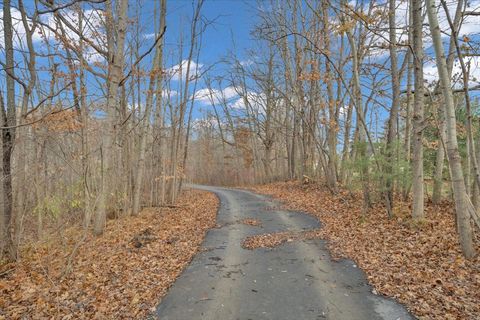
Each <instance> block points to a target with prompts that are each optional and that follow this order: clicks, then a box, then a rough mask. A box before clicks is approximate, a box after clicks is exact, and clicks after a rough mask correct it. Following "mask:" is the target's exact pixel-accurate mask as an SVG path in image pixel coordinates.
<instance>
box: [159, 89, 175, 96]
mask: <svg viewBox="0 0 480 320" xmlns="http://www.w3.org/2000/svg"><path fill="white" fill-rule="evenodd" d="M176 96H178V91H177V90H169V89H163V90H162V98H173V97H176Z"/></svg>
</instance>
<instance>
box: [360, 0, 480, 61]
mask: <svg viewBox="0 0 480 320" xmlns="http://www.w3.org/2000/svg"><path fill="white" fill-rule="evenodd" d="M353 5H354V4H353ZM437 5H438V6H440V3H439V1H437ZM447 7H448V11H449V14H450V17H451V19H452V20H453V19H454V16H455V11H456V9H457V8H456V7H457V1H448V3H447ZM479 7H480V0H473V1H471V2H469V7H468V9H467V11H472V10H474V9H476V8H479ZM385 9H388V7H385ZM408 12H409V4H408V1H406V0H401V1H397V8H396V12H395V25H396V31H397V32H396V36H397V42H398V43H402V42H406V41H407V40H408V25H409V13H408ZM387 13H388V12H387ZM438 21H439V25H440V29H441V30H442V31H443V32H442V37H444V38H447V37H449V36H450V33H451V30H450V25H449V23H448V19H447V15H446V13H445V10H444V9H443V7H440V8H439V11H438ZM370 27H371V28H372V30H377V29H378V30H379V31H374V32H373V31H372V32H370V39H371V40H372V43H374V44H375V45H376V46H379V47H381V48H378V47H375V48H370V49H369V55H370V56H374V57H378V58H385V57H387V56H388V54H389V50H388V39H389V26H388V20H386V18H384V22H383V23H382V24H381V25H380V26H378V28H376V27H375V26H373V25H372V26H370ZM479 30H480V16H472V15H468V16H465V17H464V20H463V24H462V26H461V29H460V32H459V35H460V36H464V35H467V36H468V35H472V34H478V32H479ZM423 32H424V37H423V46H424V48H426V49H428V48H430V47H431V46H432V39H431V36H430V29H429V26H428V17H427V16H425V21H424V28H423Z"/></svg>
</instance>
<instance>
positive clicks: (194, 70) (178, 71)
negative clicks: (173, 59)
mask: <svg viewBox="0 0 480 320" xmlns="http://www.w3.org/2000/svg"><path fill="white" fill-rule="evenodd" d="M188 67H189V65H188V60H182V62H181V63H179V64H177V65H174V66H172V67H170V68H168V69H167V70H166V73H167V74H168V75H170V76H171V79H172V80H175V81H180V80H182V81H185V79H186V77H187V70H188ZM202 67H203V64H201V63H198V64H197V63H196V62H194V61H190V72H189V75H190V76H189V77H190V79H189V80H195V78H196V77H198V76H199V73H200V70H201V69H202Z"/></svg>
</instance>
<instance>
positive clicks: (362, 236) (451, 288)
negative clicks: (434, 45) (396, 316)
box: [252, 182, 480, 320]
mask: <svg viewBox="0 0 480 320" xmlns="http://www.w3.org/2000/svg"><path fill="white" fill-rule="evenodd" d="M252 190H254V191H255V192H258V193H262V194H266V195H270V196H272V197H273V198H275V199H279V200H281V201H282V203H283V205H284V206H285V208H287V209H290V210H297V211H302V212H306V213H309V214H312V215H314V216H315V217H317V218H319V220H320V221H321V223H322V228H321V229H320V232H319V234H318V237H321V238H323V239H326V240H328V248H329V249H330V252H331V254H332V255H333V257H334V258H343V257H347V258H350V259H353V260H354V261H355V262H356V263H357V264H358V266H359V267H360V268H361V269H363V270H364V271H365V272H366V274H367V276H368V280H369V282H370V283H371V285H372V286H373V287H374V288H375V290H376V292H378V293H381V294H384V295H386V296H389V297H393V298H395V299H396V300H397V301H399V302H401V303H403V304H404V305H406V306H407V307H408V308H409V310H410V311H412V313H413V314H414V315H416V316H417V317H418V318H419V319H472V320H473V319H479V318H478V317H479V315H480V254H479V255H477V257H476V258H475V259H473V260H470V261H469V260H466V259H464V258H463V256H462V254H461V251H460V248H459V243H458V237H457V234H456V228H455V218H454V208H453V205H452V204H451V203H449V202H447V201H445V202H444V203H442V204H441V205H437V206H435V205H432V204H427V205H426V218H425V219H424V220H422V221H420V222H415V221H413V220H412V219H411V217H410V212H411V208H410V206H409V204H408V203H406V202H402V201H399V200H397V201H396V202H395V208H394V214H395V217H394V218H393V219H388V218H387V216H386V212H385V208H383V207H382V206H381V205H376V206H375V207H374V208H372V209H371V210H370V211H369V213H368V214H367V215H366V216H365V217H362V213H361V211H362V198H361V195H359V194H355V193H350V192H348V191H346V190H343V191H340V192H339V193H338V194H337V195H332V194H331V193H330V192H329V191H328V190H327V189H326V188H323V187H321V186H318V185H314V184H310V185H302V184H300V183H296V182H282V183H273V184H268V185H264V186H258V187H254V188H252ZM477 235H478V232H477ZM282 239H283V240H284V239H285V236H284V235H283V236H282V235H281V236H280V237H273V238H272V237H271V238H269V239H267V241H269V242H271V243H273V244H277V243H278V242H281V241H283V240H282ZM479 240H480V239H478V237H477V239H476V246H477V251H478V252H480V241H479Z"/></svg>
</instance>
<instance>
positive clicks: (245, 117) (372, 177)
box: [187, 0, 479, 258]
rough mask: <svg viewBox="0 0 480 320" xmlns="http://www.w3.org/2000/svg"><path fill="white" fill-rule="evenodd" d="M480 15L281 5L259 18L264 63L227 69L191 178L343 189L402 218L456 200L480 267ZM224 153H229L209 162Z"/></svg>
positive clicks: (418, 5) (457, 8) (468, 7)
mask: <svg viewBox="0 0 480 320" xmlns="http://www.w3.org/2000/svg"><path fill="white" fill-rule="evenodd" d="M477 9H478V8H477V7H476V3H468V2H463V1H460V2H446V1H442V2H441V3H438V2H435V1H388V2H381V1H378V2H376V1H369V2H362V1H358V2H355V3H352V2H350V3H346V2H334V3H332V2H328V1H295V0H292V1H271V2H269V6H268V7H262V8H261V9H258V15H259V22H258V23H257V26H256V29H255V30H254V32H253V33H252V34H253V35H254V37H255V42H256V44H255V48H253V49H252V54H251V56H253V57H255V58H252V59H251V60H248V61H241V60H240V59H239V58H237V57H236V56H235V54H232V55H231V56H228V57H226V61H225V64H226V65H227V66H228V68H229V71H228V72H226V73H224V74H223V75H222V76H221V77H217V78H219V80H217V81H216V83H217V85H216V86H215V85H214V84H210V87H209V88H210V94H211V95H218V96H221V97H223V99H217V101H216V103H215V104H214V103H212V106H213V108H214V112H210V113H209V114H207V115H206V116H205V117H204V121H203V122H202V125H201V126H199V128H198V129H197V134H198V136H196V139H197V140H198V142H200V143H201V144H203V145H202V146H200V145H197V146H195V150H196V152H200V156H199V158H200V159H198V158H195V159H194V158H193V157H192V159H191V161H190V163H189V167H188V172H187V175H188V176H189V177H192V179H193V181H196V182H202V183H211V184H228V185H238V184H249V183H259V182H271V181H279V180H280V181H281V180H287V179H292V178H293V179H297V180H300V181H307V182H308V181H322V182H323V183H325V184H326V185H327V186H328V187H329V189H330V190H331V192H332V193H333V194H335V193H337V192H338V186H339V185H340V186H343V187H347V188H348V189H349V190H350V191H351V192H357V191H361V192H362V194H363V212H364V215H365V217H366V216H368V214H369V211H370V210H371V208H372V205H373V204H374V203H381V204H383V206H384V208H385V211H386V215H387V216H388V217H390V218H393V217H394V216H395V215H396V212H395V208H396V207H398V205H397V202H398V201H400V202H403V201H408V202H410V203H411V216H412V218H413V219H416V220H422V219H424V218H425V203H427V202H433V203H436V204H438V203H440V201H441V200H442V199H443V200H448V199H450V200H452V201H453V202H454V203H455V208H456V210H455V212H456V219H457V227H458V235H459V240H460V243H461V248H462V252H463V254H464V255H465V257H467V258H472V257H474V256H475V254H476V253H475V245H474V238H475V234H476V233H478V205H477V206H476V207H475V208H474V206H473V204H478V192H477V191H476V190H477V188H478V181H477V178H476V177H477V171H478V170H477V169H478V168H477V151H476V149H477V146H478V143H477V142H476V141H477V140H478V128H479V123H478V120H479V118H478V102H477V98H476V96H477V93H476V92H477V91H476V90H477V89H478V88H477V86H478V85H477V82H478V79H477V77H476V74H477V64H478V62H477V57H478V54H477V50H478V45H477V40H478V39H477V32H476V31H475V30H474V28H472V27H471V26H472V25H476V21H475V20H474V17H475V12H476V10H477ZM452 14H453V15H452ZM266 52H268V54H266ZM213 87H216V89H212V88H213ZM218 88H220V90H219V89H218ZM232 90H234V91H235V94H232V95H231V96H232V97H231V99H230V100H229V99H224V97H225V94H226V93H227V92H230V91H232ZM219 91H220V92H219ZM218 109H220V111H218ZM240 134H241V135H242V136H243V137H245V136H246V137H247V139H246V141H245V139H243V140H242V141H237V140H238V139H237V137H238V136H239V135H240ZM207 148H208V151H206V150H205V151H202V149H207ZM212 150H216V152H217V153H218V154H219V156H215V155H211V154H209V155H208V157H203V156H202V155H203V154H202V152H208V153H211V152H212ZM225 154H226V155H225ZM239 154H242V155H243V158H244V159H245V157H247V156H248V157H249V161H244V162H243V166H239V165H238V164H239V163H238V161H237V160H233V159H235V158H237V157H238V155H239ZM445 155H446V156H445ZM199 162H200V163H201V164H199ZM198 166H202V167H209V168H210V167H212V168H216V167H217V168H222V172H225V171H226V174H224V175H222V177H223V178H222V179H220V177H218V175H216V174H215V173H213V174H212V175H210V176H208V174H207V175H206V174H205V173H204V172H201V173H200V172H198V170H196V168H198ZM246 177H248V180H246V179H245V178H246ZM475 224H476V225H475Z"/></svg>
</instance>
